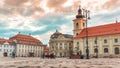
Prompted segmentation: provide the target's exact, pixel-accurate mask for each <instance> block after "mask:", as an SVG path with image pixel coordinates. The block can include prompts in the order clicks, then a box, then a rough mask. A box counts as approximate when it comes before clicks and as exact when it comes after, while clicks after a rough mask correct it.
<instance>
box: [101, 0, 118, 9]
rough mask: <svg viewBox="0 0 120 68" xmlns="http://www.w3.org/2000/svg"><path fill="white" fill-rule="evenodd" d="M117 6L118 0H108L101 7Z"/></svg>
mask: <svg viewBox="0 0 120 68" xmlns="http://www.w3.org/2000/svg"><path fill="white" fill-rule="evenodd" d="M119 6H120V0H109V1H107V2H106V3H105V4H104V5H103V6H102V7H103V8H105V9H109V8H114V7H119Z"/></svg>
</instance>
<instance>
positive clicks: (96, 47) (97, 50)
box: [95, 36, 98, 58]
mask: <svg viewBox="0 0 120 68" xmlns="http://www.w3.org/2000/svg"><path fill="white" fill-rule="evenodd" d="M95 43H96V58H98V46H97V36H96V38H95Z"/></svg>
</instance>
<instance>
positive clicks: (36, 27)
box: [0, 0, 120, 44]
mask: <svg viewBox="0 0 120 68" xmlns="http://www.w3.org/2000/svg"><path fill="white" fill-rule="evenodd" d="M79 5H81V8H85V9H88V10H90V16H91V20H89V21H88V26H89V27H92V26H99V25H104V24H110V23H115V22H116V20H117V21H120V0H0V38H7V39H8V38H10V37H12V36H14V35H16V34H18V33H19V32H20V33H21V34H26V35H29V34H31V35H32V36H34V37H35V38H37V39H39V40H41V41H42V42H43V44H48V43H49V39H50V36H51V35H52V34H53V33H54V32H55V31H56V29H57V30H58V31H59V32H61V33H63V34H71V35H73V32H72V31H73V20H74V19H75V16H76V15H77V11H78V8H79Z"/></svg>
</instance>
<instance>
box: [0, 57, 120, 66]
mask: <svg viewBox="0 0 120 68" xmlns="http://www.w3.org/2000/svg"><path fill="white" fill-rule="evenodd" d="M119 67H120V59H119V58H98V59H96V58H94V59H88V60H87V59H68V58H56V59H47V58H45V59H42V58H7V57H6V58H0V68H119Z"/></svg>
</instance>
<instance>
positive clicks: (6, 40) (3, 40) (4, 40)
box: [0, 38, 14, 45]
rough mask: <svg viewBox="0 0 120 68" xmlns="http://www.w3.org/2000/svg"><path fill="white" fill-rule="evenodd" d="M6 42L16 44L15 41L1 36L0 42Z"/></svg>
mask: <svg viewBox="0 0 120 68" xmlns="http://www.w3.org/2000/svg"><path fill="white" fill-rule="evenodd" d="M5 42H8V43H9V44H11V45H12V44H14V42H13V41H12V40H8V39H4V38H0V44H4V43H5Z"/></svg>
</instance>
